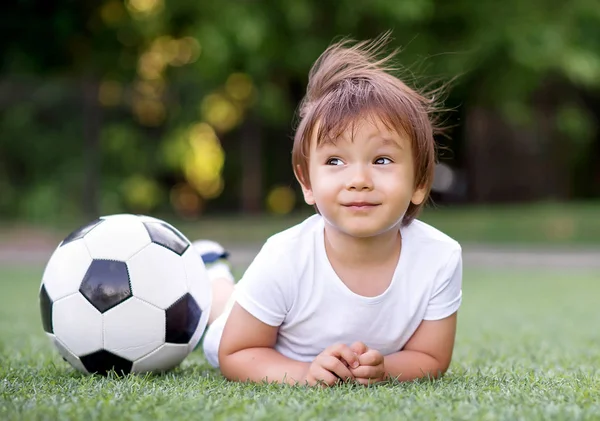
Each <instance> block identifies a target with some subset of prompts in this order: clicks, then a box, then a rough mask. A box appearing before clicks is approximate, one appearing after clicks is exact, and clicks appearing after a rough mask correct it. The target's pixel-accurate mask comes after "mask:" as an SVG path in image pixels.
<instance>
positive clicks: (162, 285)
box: [127, 243, 188, 309]
mask: <svg viewBox="0 0 600 421" xmlns="http://www.w3.org/2000/svg"><path fill="white" fill-rule="evenodd" d="M127 268H128V270H129V278H130V280H131V292H132V293H133V295H134V296H136V297H139V298H141V299H142V300H144V301H147V302H149V303H151V304H153V305H155V306H157V307H160V308H162V309H167V308H168V307H169V306H170V305H171V304H173V303H174V302H175V301H177V299H179V298H180V297H181V296H183V295H184V294H185V293H186V292H188V289H187V284H186V276H185V269H184V267H183V261H182V258H181V257H180V256H178V255H177V254H175V253H173V252H172V251H170V250H168V249H166V248H165V247H163V246H161V245H158V244H154V243H152V244H150V245H149V246H148V247H146V248H144V250H142V251H141V252H139V253H138V254H136V255H135V256H133V258H131V259H130V260H128V261H127Z"/></svg>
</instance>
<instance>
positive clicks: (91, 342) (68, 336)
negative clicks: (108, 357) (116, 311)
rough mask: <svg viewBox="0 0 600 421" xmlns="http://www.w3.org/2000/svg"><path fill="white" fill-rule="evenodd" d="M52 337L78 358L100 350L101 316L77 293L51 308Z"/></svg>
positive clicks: (62, 299)
mask: <svg viewBox="0 0 600 421" xmlns="http://www.w3.org/2000/svg"><path fill="white" fill-rule="evenodd" d="M52 325H53V326H54V335H55V336H56V337H57V338H58V339H60V341H61V342H62V343H63V344H64V345H65V346H66V347H67V348H68V349H69V350H71V352H73V354H75V355H76V356H78V357H80V356H82V355H87V354H90V353H92V352H95V351H98V350H100V349H102V315H101V314H100V312H99V311H98V310H96V308H95V307H94V306H93V305H91V304H90V302H89V301H88V300H86V299H85V297H84V296H83V295H81V294H80V293H79V292H77V293H75V294H72V295H69V296H68V297H64V298H61V299H60V300H58V301H56V302H55V303H54V305H53V306H52Z"/></svg>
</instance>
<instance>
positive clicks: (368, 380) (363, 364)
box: [350, 342, 386, 386]
mask: <svg viewBox="0 0 600 421" xmlns="http://www.w3.org/2000/svg"><path fill="white" fill-rule="evenodd" d="M350 349H351V350H352V351H353V352H355V353H356V354H358V362H359V364H360V365H359V366H358V367H357V368H353V367H350V373H352V375H353V376H354V380H355V381H356V382H357V383H360V384H362V385H365V386H368V385H370V384H374V383H378V382H381V381H384V380H385V378H386V374H385V364H384V358H383V355H382V354H381V352H379V351H377V350H376V349H369V347H367V346H366V345H365V344H364V343H362V342H355V343H353V344H352V345H351V346H350Z"/></svg>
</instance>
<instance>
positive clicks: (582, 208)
mask: <svg viewBox="0 0 600 421" xmlns="http://www.w3.org/2000/svg"><path fill="white" fill-rule="evenodd" d="M311 213H312V209H311V208H308V207H306V208H305V211H304V212H302V213H295V214H291V215H286V216H273V215H266V214H264V215H256V216H248V215H240V214H235V215H227V214H222V215H211V216H202V217H200V218H198V219H197V220H195V221H186V220H179V219H176V218H173V217H172V216H168V215H160V214H152V216H156V217H158V218H162V219H165V220H166V221H168V222H170V223H172V224H173V225H175V226H176V227H177V228H179V229H180V230H181V231H182V232H183V233H184V234H185V235H186V236H188V237H189V238H192V239H194V238H211V239H214V240H217V241H220V242H222V243H225V244H232V243H262V242H263V241H264V240H265V239H266V238H267V237H268V236H270V235H272V234H274V233H276V232H278V231H281V230H283V229H285V228H288V227H290V226H291V225H293V224H296V223H298V222H300V221H301V220H303V219H304V218H306V217H307V216H308V215H310V214H311ZM598 215H600V202H597V201H596V202H594V201H590V202H581V203H577V202H571V203H532V204H514V205H494V206H458V205H454V206H452V205H444V206H442V205H439V206H437V207H434V206H429V207H428V208H426V209H425V211H424V212H423V214H422V215H421V216H420V219H422V220H423V221H425V222H427V223H430V224H432V225H433V226H435V227H436V228H438V229H440V230H442V231H443V232H445V233H446V234H448V235H450V236H451V237H453V238H455V239H456V240H458V241H459V242H461V243H486V244H499V245H502V244H506V245H510V246H512V245H515V244H520V245H532V246H543V247H553V246H557V247H571V246H580V247H600V218H598ZM87 222H89V221H87V220H83V219H74V218H72V217H69V215H65V219H64V220H60V221H53V222H50V221H39V222H38V223H35V221H1V220H0V240H3V239H4V240H5V241H8V242H10V241H18V239H19V237H21V238H22V237H23V236H25V237H31V236H34V235H35V234H36V233H37V234H38V235H39V234H43V236H44V237H46V238H51V239H52V241H56V243H57V244H58V242H59V241H60V240H62V239H63V238H64V237H65V236H66V235H67V234H68V233H70V232H71V231H72V230H74V229H75V228H78V227H79V226H80V225H83V224H85V223H87ZM15 238H16V240H13V239H15Z"/></svg>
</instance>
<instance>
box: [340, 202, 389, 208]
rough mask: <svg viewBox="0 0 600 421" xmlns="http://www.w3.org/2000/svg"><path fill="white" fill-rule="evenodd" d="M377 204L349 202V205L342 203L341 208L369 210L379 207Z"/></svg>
mask: <svg viewBox="0 0 600 421" xmlns="http://www.w3.org/2000/svg"><path fill="white" fill-rule="evenodd" d="M379 205H380V204H379V203H371V202H349V203H344V204H343V205H342V206H344V207H346V208H351V209H357V210H359V209H371V208H374V207H375V206H379Z"/></svg>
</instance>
